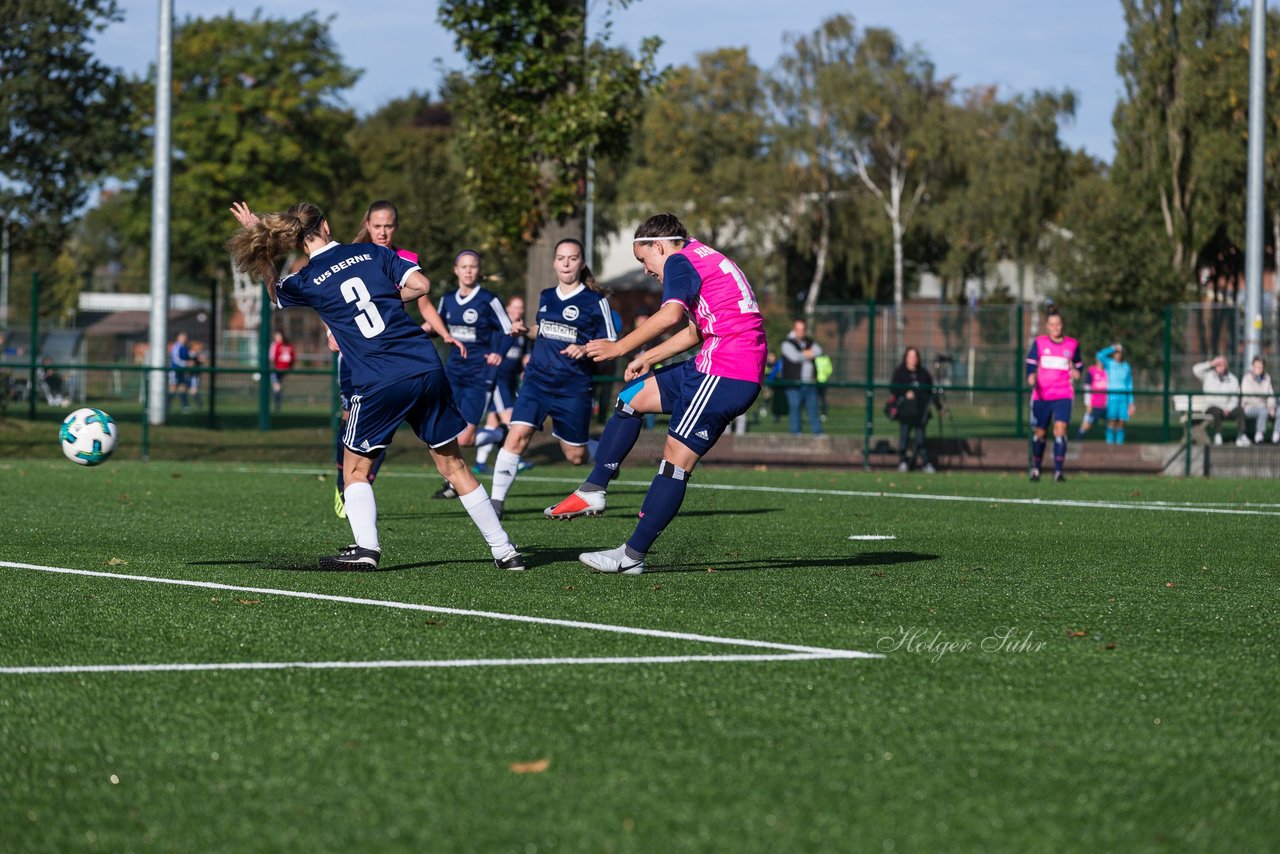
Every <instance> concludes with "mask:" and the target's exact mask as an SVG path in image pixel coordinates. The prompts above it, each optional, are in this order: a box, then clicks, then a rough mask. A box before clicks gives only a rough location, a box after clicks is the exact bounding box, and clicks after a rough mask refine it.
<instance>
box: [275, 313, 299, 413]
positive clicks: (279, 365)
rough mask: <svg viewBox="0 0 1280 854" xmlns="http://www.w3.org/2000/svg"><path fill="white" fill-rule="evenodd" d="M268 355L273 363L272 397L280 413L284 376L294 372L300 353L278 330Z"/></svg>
mask: <svg viewBox="0 0 1280 854" xmlns="http://www.w3.org/2000/svg"><path fill="white" fill-rule="evenodd" d="M267 355H268V358H269V359H270V361H271V396H272V398H273V399H274V401H275V405H276V412H279V411H280V401H281V398H282V397H283V396H284V375H285V374H287V373H289V371H291V370H293V363H294V361H295V360H296V359H297V358H298V351H297V350H296V349H294V346H293V345H292V344H290V343H289V339H288V338H285V337H284V333H283V332H281V331H280V330H278V329H277V330H276V333H275V336H274V340H272V342H271V349H270V350H269V351H268V353H267Z"/></svg>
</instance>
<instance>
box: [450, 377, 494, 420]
mask: <svg viewBox="0 0 1280 854" xmlns="http://www.w3.org/2000/svg"><path fill="white" fill-rule="evenodd" d="M450 385H452V386H453V401H454V403H456V404H457V405H458V412H459V413H461V414H462V417H463V419H465V420H466V422H467V423H468V424H482V423H484V416H485V413H487V412H488V411H489V390H488V389H486V388H485V387H484V386H483V385H480V386H477V385H463V386H459V385H453V383H452V382H450Z"/></svg>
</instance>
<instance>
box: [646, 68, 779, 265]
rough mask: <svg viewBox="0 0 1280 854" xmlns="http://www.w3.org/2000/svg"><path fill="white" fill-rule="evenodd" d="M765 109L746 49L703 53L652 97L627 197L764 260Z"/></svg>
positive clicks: (767, 193)
mask: <svg viewBox="0 0 1280 854" xmlns="http://www.w3.org/2000/svg"><path fill="white" fill-rule="evenodd" d="M765 106H766V97H765V92H764V88H763V85H762V78H761V74H760V70H759V69H758V68H757V67H756V66H755V64H754V63H752V62H751V59H750V57H749V56H748V55H747V51H746V49H745V48H724V49H722V50H717V51H711V52H708V53H703V54H699V56H698V58H697V65H696V66H683V67H680V68H677V69H675V70H674V71H673V72H672V73H671V74H670V75H669V76H668V77H667V79H666V80H665V81H664V82H663V83H662V85H661V88H660V89H658V90H657V91H656V92H654V93H653V95H652V96H651V97H650V98H649V99H648V105H647V107H646V109H645V112H644V117H643V119H642V120H641V122H640V127H639V133H638V134H637V136H638V140H639V141H638V143H637V147H636V152H635V164H634V166H633V167H632V169H631V170H630V172H629V173H628V174H627V176H626V177H625V179H624V181H623V187H622V195H623V196H624V198H626V199H627V200H628V201H629V202H630V203H632V204H633V205H634V204H637V203H639V204H645V205H648V206H649V207H651V208H655V207H656V208H658V209H662V210H671V211H676V212H678V213H679V214H680V216H681V217H682V218H683V219H684V221H685V222H686V224H688V226H689V228H690V230H691V231H692V232H693V233H695V234H697V235H698V237H699V239H702V240H705V241H706V242H708V243H710V244H713V245H716V246H721V245H725V246H726V248H730V247H732V248H734V249H735V252H734V254H735V257H736V256H743V255H750V254H751V250H756V252H755V254H756V256H757V257H756V259H755V260H759V256H760V255H761V254H762V252H761V250H760V249H759V247H762V246H764V245H766V244H767V243H768V242H769V238H768V234H769V232H770V231H771V229H772V227H773V222H774V216H773V213H774V207H773V203H772V200H771V188H770V182H771V178H772V176H773V174H774V171H773V169H772V168H771V164H770V161H769V156H770V155H769V149H768V139H767V112H766V109H765Z"/></svg>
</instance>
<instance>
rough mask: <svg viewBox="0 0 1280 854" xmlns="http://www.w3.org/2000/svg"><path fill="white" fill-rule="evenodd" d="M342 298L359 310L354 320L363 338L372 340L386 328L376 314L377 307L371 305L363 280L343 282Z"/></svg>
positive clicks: (380, 317) (371, 299) (355, 279)
mask: <svg viewBox="0 0 1280 854" xmlns="http://www.w3.org/2000/svg"><path fill="white" fill-rule="evenodd" d="M342 297H343V299H345V300H346V301H347V302H353V303H355V304H356V308H357V309H359V311H360V313H359V314H357V315H356V316H355V318H354V320H355V322H356V327H357V328H358V329H359V330H360V334H361V335H363V336H364V337H365V338H373V337H375V336H376V335H377V334H378V333H379V332H381V331H382V330H384V329H386V328H387V324H386V321H384V320H383V319H382V315H381V314H378V307H377V306H376V305H374V304H373V297H371V296H370V295H369V289H368V288H367V287H365V284H364V279H361V278H360V277H359V276H356V277H355V278H354V279H347V280H346V281H345V282H343V283H342Z"/></svg>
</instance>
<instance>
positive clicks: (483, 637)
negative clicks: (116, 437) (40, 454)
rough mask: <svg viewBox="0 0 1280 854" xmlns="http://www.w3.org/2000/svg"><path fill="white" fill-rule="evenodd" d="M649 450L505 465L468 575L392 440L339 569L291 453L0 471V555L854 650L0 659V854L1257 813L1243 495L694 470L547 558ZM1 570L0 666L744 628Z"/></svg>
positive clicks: (1069, 845) (1261, 485) (1272, 795)
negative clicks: (648, 509)
mask: <svg viewBox="0 0 1280 854" xmlns="http://www.w3.org/2000/svg"><path fill="white" fill-rule="evenodd" d="M651 470H652V468H651V464H650V462H648V461H646V462H643V463H641V462H640V461H636V464H635V465H632V466H630V467H628V468H627V469H625V470H624V472H623V474H622V477H621V481H622V482H621V484H619V485H616V486H615V487H614V488H613V489H612V491H611V492H610V504H609V510H608V513H607V514H606V515H605V516H603V517H601V518H599V519H584V520H578V521H574V522H572V523H552V522H548V521H546V520H545V519H543V518H542V516H541V510H542V508H543V507H545V506H547V505H548V504H551V503H554V502H555V501H556V500H557V499H559V498H560V497H562V496H563V495H564V494H565V493H566V492H567V491H568V490H569V489H571V488H572V486H573V485H574V484H575V483H576V482H577V479H578V478H580V477H581V475H582V474H583V473H584V472H583V471H582V470H572V469H570V468H568V467H563V466H561V467H554V466H539V467H538V468H536V469H534V470H533V471H532V472H529V473H528V474H527V475H524V476H521V478H520V479H519V480H517V482H516V485H515V487H514V489H513V491H512V494H511V496H510V498H509V500H508V502H507V508H508V515H507V525H508V530H509V531H510V532H511V535H512V537H513V538H514V539H515V540H516V541H517V542H518V543H519V544H520V545H521V547H522V548H523V549H524V550H526V551H527V553H528V554H529V556H530V562H531V568H530V569H529V571H528V572H525V573H506V572H501V571H499V570H496V569H494V568H493V566H492V563H491V561H490V560H489V556H488V551H487V549H486V548H485V547H484V544H483V542H482V540H481V539H480V537H479V535H478V534H477V533H476V531H475V530H474V528H473V527H472V526H471V524H470V522H469V520H468V519H467V517H466V516H465V514H464V512H463V511H462V509H461V507H460V505H459V504H458V502H456V501H452V502H447V501H433V500H431V499H430V494H431V492H432V491H434V490H435V488H436V486H437V485H438V482H437V479H436V478H435V477H434V476H433V474H432V473H431V472H430V471H428V470H427V469H426V467H425V466H424V465H423V464H422V462H421V459H420V457H417V458H413V457H410V456H407V455H406V456H404V457H402V458H397V459H395V460H393V462H392V463H389V464H388V465H387V467H386V469H385V470H384V474H383V475H382V476H381V477H380V478H379V480H378V482H377V487H376V489H377V495H378V502H379V510H380V530H381V536H382V542H383V547H384V557H383V568H384V570H385V571H382V572H378V573H365V574H343V573H321V572H316V571H313V570H311V569H310V567H312V566H314V560H315V557H316V556H317V555H319V554H323V553H326V552H330V551H332V550H333V549H335V548H337V547H339V546H341V545H344V544H345V543H347V542H348V541H349V540H350V530H349V528H348V526H347V525H346V523H345V522H342V521H340V520H338V519H336V518H335V517H334V515H333V512H332V496H333V482H332V480H331V479H325V477H323V473H325V472H327V468H325V467H322V466H315V467H308V466H304V465H298V464H288V463H276V464H254V465H237V464H232V463H208V462H163V461H162V462H151V463H139V462H133V461H130V460H127V459H118V460H113V461H112V462H110V463H108V464H106V465H104V466H102V467H99V468H97V469H80V468H77V467H75V466H72V465H71V464H70V463H65V462H56V461H52V460H16V461H14V460H9V461H6V462H3V463H0V482H3V483H4V484H5V485H4V487H3V489H4V496H5V498H6V501H5V508H6V510H5V517H6V518H5V526H4V534H3V539H2V540H0V561H6V562H12V563H26V564H36V565H40V566H46V567H62V568H72V569H79V570H89V571H94V572H103V573H117V574H124V575H134V576H148V577H152V578H162V579H183V580H198V581H205V582H210V583H213V584H218V585H225V586H228V587H253V588H261V589H262V590H268V591H269V590H281V591H302V592H309V593H317V594H325V595H329V596H345V597H358V598H361V599H369V600H377V601H382V602H397V603H418V604H422V605H429V606H437V607H439V608H452V609H466V610H478V611H488V612H498V613H502V614H514V615H528V616H533V617H539V618H552V619H561V620H576V621H583V622H587V623H592V624H602V625H605V626H624V627H637V628H642V629H650V630H664V631H668V632H688V633H697V634H702V635H711V636H717V637H727V638H736V639H750V640H757V641H769V642H774V643H779V644H793V645H804V646H811V647H821V648H828V649H836V650H860V651H868V652H876V651H877V650H879V651H882V652H883V655H884V657H883V658H879V659H853V658H823V659H812V660H785V661H741V662H728V661H714V660H698V661H691V662H682V663H656V662H650V663H642V664H545V665H532V666H529V665H524V666H517V665H506V666H489V667H456V668H440V667H435V668H423V667H418V668H372V667H370V668H362V669H325V670H300V669H289V670H217V671H207V672H106V673H55V674H26V675H17V674H6V673H0V759H2V760H3V761H0V791H4V792H5V793H6V797H5V798H3V799H0V849H4V850H51V851H63V850H68V849H100V850H111V851H116V850H132V849H143V848H147V849H151V848H154V849H158V850H181V851H189V850H202V849H218V850H235V851H252V850H261V851H277V850H281V849H292V850H404V851H424V850H435V851H442V850H482V851H517V850H518V851H548V850H565V851H584V850H585V851H660V850H669V849H670V850H674V849H685V850H690V849H691V850H716V851H732V852H739V851H795V850H822V851H826V850H833V849H834V850H874V851H894V850H896V851H907V850H912V851H916V850H920V851H937V850H972V849H984V850H1079V851H1094V850H1110V851H1144V850H1151V851H1155V850H1170V849H1173V850H1185V849H1199V850H1232V851H1235V850H1263V849H1266V848H1269V847H1271V846H1273V845H1274V841H1275V839H1277V838H1280V806H1278V805H1280V775H1277V773H1276V769H1277V768H1280V744H1278V742H1277V731H1278V729H1280V726H1278V724H1280V702H1278V700H1280V690H1278V689H1277V687H1276V673H1277V672H1278V671H1280V667H1278V665H1280V662H1277V653H1276V647H1275V643H1274V639H1275V637H1276V635H1277V628H1278V626H1277V623H1278V620H1277V611H1278V608H1277V604H1276V602H1277V597H1276V595H1275V590H1276V586H1277V581H1278V580H1280V572H1278V571H1277V568H1278V563H1280V559H1278V558H1277V557H1276V553H1277V549H1276V537H1275V534H1274V531H1275V528H1276V524H1277V521H1280V519H1278V518H1277V517H1280V503H1277V502H1276V501H1275V499H1274V493H1273V491H1272V489H1271V487H1270V485H1269V484H1268V483H1266V482H1261V481H1258V482H1244V481H1183V480H1177V481H1175V480H1163V479H1148V478H1114V477H1091V476H1087V475H1081V476H1078V477H1073V478H1072V479H1071V480H1070V481H1069V482H1068V483H1065V484H1053V483H1050V482H1043V483H1040V484H1030V483H1027V482H1026V481H1025V479H1023V478H1020V477H1014V476H1000V475H959V474H955V475H937V476H933V477H928V476H924V475H916V474H912V475H896V474H895V475H868V474H863V473H845V472H829V471H811V472H798V471H729V470H711V469H708V470H703V471H699V472H697V473H696V474H695V477H694V479H693V481H692V484H693V485H692V486H691V488H690V490H689V493H688V497H687V499H686V501H685V505H684V508H683V510H682V513H681V515H680V516H679V517H678V518H677V520H676V522H675V523H674V524H673V525H672V527H671V528H670V530H669V531H668V532H667V533H666V534H664V535H663V537H662V538H661V539H660V540H659V542H658V545H657V548H656V549H655V551H654V552H653V553H652V554H651V556H650V561H649V563H650V571H649V572H647V573H646V574H644V575H641V576H637V577H614V576H602V575H593V574H591V573H589V572H588V571H587V570H586V569H585V567H583V566H582V565H580V564H579V563H577V562H576V560H575V558H576V555H577V553H578V552H579V551H582V550H587V549H595V548H606V547H611V546H614V545H617V544H618V543H620V542H622V541H623V540H624V539H625V538H626V536H627V535H628V534H629V532H630V530H631V528H632V526H633V524H634V517H635V513H636V511H637V510H638V509H639V506H640V501H641V499H642V497H643V491H644V486H643V483H644V482H645V481H646V480H647V479H648V477H649V472H650V471H651ZM713 486H722V487H729V488H723V489H720V488H711V487H713ZM842 493H843V494H842ZM850 493H856V494H850ZM912 496H914V497H912ZM943 498H951V499H964V500H942V499H943ZM1037 499H1039V500H1038V501H1037ZM1064 502H1077V503H1076V504H1067V503H1064ZM1174 508H1181V509H1174ZM1210 510H1229V511H1237V512H1231V513H1222V512H1218V513H1211V512H1208V511H1210ZM851 535H879V536H886V537H888V536H892V537H895V538H896V539H891V540H869V541H860V540H850V539H849V537H850V536H851ZM0 579H3V584H4V590H5V594H6V595H5V596H4V597H0V638H2V642H0V666H2V667H10V668H11V667H26V666H60V665H107V664H157V663H211V662H332V661H345V662H374V661H409V660H413V661H437V662H438V661H447V660H460V659H527V658H572V659H577V658H584V657H601V656H634V657H651V656H690V655H696V656H721V655H734V654H752V653H769V652H772V650H768V649H758V648H748V647H736V646H727V645H723V644H712V643H703V642H697V641H692V640H680V639H676V638H671V637H649V636H643V635H627V634H622V633H619V632H616V631H601V630H598V629H592V628H572V627H565V626H557V625H548V624H544V623H532V624H531V623H520V622H512V621H503V620H497V619H490V618H485V617H479V616H468V615H462V614H456V613H442V612H440V611H420V610H418V611H415V610H402V609H394V608H388V607H384V606H380V605H377V604H357V603H346V602H337V601H332V600H317V599H301V598H294V597H289V596H285V595H282V594H279V593H272V592H262V590H259V591H257V592H248V591H241V590H232V589H225V588H221V587H219V588H201V587H191V586H174V585H167V584H160V583H155V582H143V581H131V580H127V579H117V578H108V577H91V576H82V575H68V574H55V573H49V572H44V571H39V570H33V569H22V568H12V567H0ZM904 636H905V637H906V638H909V639H910V640H909V641H908V642H902V641H903V638H904ZM1001 636H1007V638H1008V640H1007V641H1004V642H1001V641H1000V640H993V638H999V637H1001Z"/></svg>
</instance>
